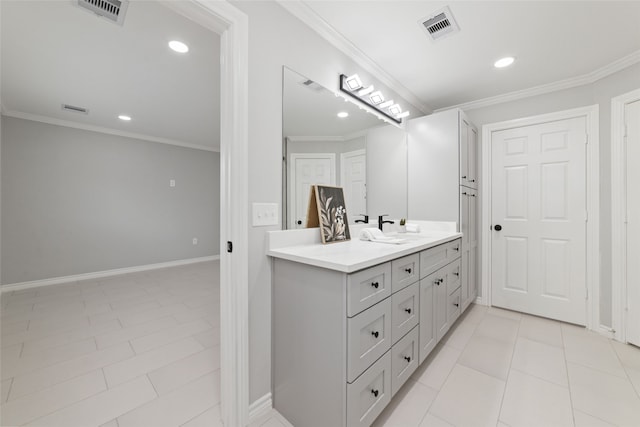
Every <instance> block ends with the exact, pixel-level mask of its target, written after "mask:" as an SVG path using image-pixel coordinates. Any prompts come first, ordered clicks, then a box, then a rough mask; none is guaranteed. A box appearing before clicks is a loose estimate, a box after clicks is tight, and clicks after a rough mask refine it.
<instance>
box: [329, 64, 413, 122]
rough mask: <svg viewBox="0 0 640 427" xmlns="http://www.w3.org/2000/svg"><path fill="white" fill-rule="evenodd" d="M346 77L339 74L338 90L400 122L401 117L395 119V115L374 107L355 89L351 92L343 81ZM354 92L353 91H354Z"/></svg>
mask: <svg viewBox="0 0 640 427" xmlns="http://www.w3.org/2000/svg"><path fill="white" fill-rule="evenodd" d="M346 79H347V76H345V75H344V74H340V91H342V92H344V93H346V94H347V95H349V96H350V97H352V98H354V99H357V100H358V101H360V102H362V103H363V104H365V105H366V106H367V107H369V108H372V109H373V110H375V111H376V112H378V113H380V114H382V115H383V116H385V117H386V118H388V119H390V120H393V121H394V122H396V123H398V124H401V123H402V119H397V118H395V117H393V116H392V115H390V114H388V113H385V112H384V111H382V110H381V109H379V108H378V107H376V106H375V105H373V104H371V103H370V102H369V101H367V100H366V99H364V98H361V97H360V96H358V93H357V91H356V90H354V91H353V92H352V91H350V90H349V88H348V87H347V86H346V84H345V81H346ZM354 92H355V93H354Z"/></svg>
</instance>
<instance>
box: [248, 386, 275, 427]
mask: <svg viewBox="0 0 640 427" xmlns="http://www.w3.org/2000/svg"><path fill="white" fill-rule="evenodd" d="M272 409H273V401H272V400H271V393H270V392H269V393H267V394H265V395H264V396H262V397H261V398H259V399H258V400H256V401H255V402H253V403H252V404H251V405H249V424H252V423H254V422H256V421H257V420H259V419H260V418H262V417H264V416H266V415H267V414H269V413H270V412H271V410H272Z"/></svg>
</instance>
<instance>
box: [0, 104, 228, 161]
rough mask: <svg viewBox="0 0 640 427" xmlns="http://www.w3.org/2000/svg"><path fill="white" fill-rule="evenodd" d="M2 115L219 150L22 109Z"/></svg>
mask: <svg viewBox="0 0 640 427" xmlns="http://www.w3.org/2000/svg"><path fill="white" fill-rule="evenodd" d="M2 115H3V116H6V117H15V118H16V119H23V120H31V121H33V122H41V123H47V124H50V125H55V126H64V127H67V128H73V129H81V130H88V131H91V132H99V133H103V134H107V135H116V136H123V137H126V138H133V139H140V140H142V141H149V142H158V143H160V144H168V145H176V146H178V147H185V148H193V149H195V150H204V151H215V152H219V151H220V150H219V149H216V148H214V147H207V146H204V145H198V144H190V143H188V142H182V141H178V140H175V139H169V138H161V137H159V136H151V135H145V134H142V133H135V132H126V131H122V130H118V129H112V128H106V127H102V126H95V125H90V124H86V123H79V122H74V121H71V120H62V119H56V118H53V117H47V116H41V115H38V114H31V113H23V112H22V111H15V110H11V111H5V112H3V113H2Z"/></svg>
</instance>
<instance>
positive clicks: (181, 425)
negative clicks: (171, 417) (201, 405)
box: [179, 403, 220, 427]
mask: <svg viewBox="0 0 640 427" xmlns="http://www.w3.org/2000/svg"><path fill="white" fill-rule="evenodd" d="M219 405H220V404H219V403H218V404H215V405H212V406H210V407H208V408H207V409H205V410H204V411H202V412H200V413H199V414H197V415H195V416H193V417H191V418H189V419H188V420H187V421H185V422H183V423H182V424H180V426H179V427H183V426H184V425H186V424H189V423H190V422H191V421H193V420H195V419H196V418H198V417H199V416H201V415H202V414H204V413H205V412H207V411H210V410H212V409H213V408H215V407H216V406H219Z"/></svg>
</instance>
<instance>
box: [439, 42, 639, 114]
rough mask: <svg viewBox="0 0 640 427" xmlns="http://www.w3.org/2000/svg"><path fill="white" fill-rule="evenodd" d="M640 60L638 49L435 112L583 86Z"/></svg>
mask: <svg viewBox="0 0 640 427" xmlns="http://www.w3.org/2000/svg"><path fill="white" fill-rule="evenodd" d="M638 62H640V50H638V51H635V52H633V53H631V54H630V55H627V56H625V57H623V58H620V59H618V60H617V61H614V62H612V63H611V64H608V65H605V66H604V67H601V68H598V69H597V70H595V71H592V72H590V73H587V74H583V75H581V76H577V77H571V78H569V79H565V80H560V81H557V82H553V83H548V84H544V85H540V86H535V87H531V88H528V89H522V90H517V91H514V92H509V93H504V94H502V95H497V96H491V97H489V98H483V99H478V100H476V101H470V102H464V103H462V104H458V105H453V106H450V107H446V108H440V109H438V110H436V111H434V112H435V113H437V112H439V111H444V110H450V109H452V108H460V109H463V110H465V111H468V110H473V109H475V108H483V107H489V106H491V105H496V104H502V103H504V102H509V101H516V100H518V99H524V98H529V97H532V96H537V95H544V94H545V93H551V92H557V91H559V90H564V89H570V88H573V87H577V86H584V85H587V84H591V83H594V82H596V81H598V80H600V79H603V78H605V77H607V76H610V75H611V74H613V73H617V72H618V71H621V70H623V69H625V68H627V67H630V66H631V65H634V64H637V63H638Z"/></svg>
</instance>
